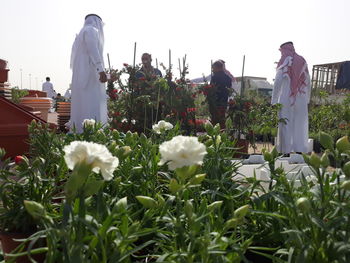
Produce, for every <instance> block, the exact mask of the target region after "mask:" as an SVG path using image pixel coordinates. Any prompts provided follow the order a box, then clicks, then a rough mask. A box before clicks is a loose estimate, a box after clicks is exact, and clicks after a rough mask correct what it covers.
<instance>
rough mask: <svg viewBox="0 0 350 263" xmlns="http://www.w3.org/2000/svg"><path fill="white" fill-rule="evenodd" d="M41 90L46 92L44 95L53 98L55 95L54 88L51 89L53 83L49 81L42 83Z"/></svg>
mask: <svg viewBox="0 0 350 263" xmlns="http://www.w3.org/2000/svg"><path fill="white" fill-rule="evenodd" d="M42 90H43V91H45V92H46V96H47V97H48V98H51V99H53V98H55V97H56V95H57V94H56V92H55V90H54V89H53V85H52V83H51V82H50V81H46V82H44V83H43V86H42Z"/></svg>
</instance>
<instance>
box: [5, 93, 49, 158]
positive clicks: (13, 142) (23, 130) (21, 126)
mask: <svg viewBox="0 0 350 263" xmlns="http://www.w3.org/2000/svg"><path fill="white" fill-rule="evenodd" d="M0 112H1V114H0V147H1V148H4V149H5V150H6V155H5V158H7V157H11V158H14V157H15V156H17V155H22V154H26V153H28V152H29V144H28V142H27V141H28V139H29V133H28V125H29V124H30V123H31V121H32V120H36V121H38V122H42V123H46V122H45V121H44V120H42V119H40V118H38V117H37V116H35V115H34V114H32V113H30V112H29V111H26V110H25V109H23V108H22V107H20V106H18V105H17V104H15V103H13V102H11V101H9V100H7V99H5V98H3V97H0Z"/></svg>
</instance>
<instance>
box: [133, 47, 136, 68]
mask: <svg viewBox="0 0 350 263" xmlns="http://www.w3.org/2000/svg"><path fill="white" fill-rule="evenodd" d="M135 60H136V42H135V44H134V62H133V67H135Z"/></svg>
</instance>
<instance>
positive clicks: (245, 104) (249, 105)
mask: <svg viewBox="0 0 350 263" xmlns="http://www.w3.org/2000/svg"><path fill="white" fill-rule="evenodd" d="M251 106H252V103H251V102H248V101H247V102H245V103H244V107H245V108H246V109H247V110H249V109H250V107H251Z"/></svg>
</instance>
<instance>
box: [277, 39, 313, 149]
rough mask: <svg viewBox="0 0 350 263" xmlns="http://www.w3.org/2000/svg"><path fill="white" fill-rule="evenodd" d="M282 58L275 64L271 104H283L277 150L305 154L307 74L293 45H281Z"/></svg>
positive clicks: (306, 136) (307, 122) (303, 63)
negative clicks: (282, 120) (283, 120)
mask: <svg viewBox="0 0 350 263" xmlns="http://www.w3.org/2000/svg"><path fill="white" fill-rule="evenodd" d="M280 51H281V55H282V56H281V59H280V61H279V62H278V65H277V72H276V77H275V83H274V89H273V94H272V101H271V103H272V104H276V103H280V104H282V105H283V107H282V109H281V111H280V112H279V117H280V118H285V121H286V123H283V122H280V123H279V125H278V135H277V149H278V151H279V152H280V153H283V154H289V153H291V152H298V153H299V152H304V153H306V152H307V149H308V147H307V146H308V136H309V135H308V134H309V120H308V103H309V101H310V91H311V85H310V75H309V71H308V68H307V64H306V61H305V59H304V58H303V57H302V56H299V55H298V54H297V53H296V52H295V50H294V46H293V43H292V42H286V43H284V44H282V45H281V46H280Z"/></svg>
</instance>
